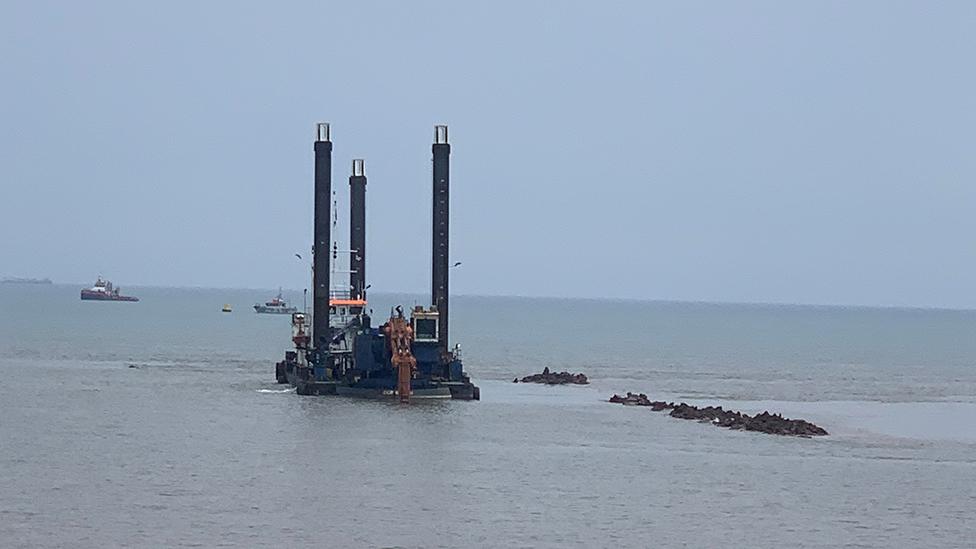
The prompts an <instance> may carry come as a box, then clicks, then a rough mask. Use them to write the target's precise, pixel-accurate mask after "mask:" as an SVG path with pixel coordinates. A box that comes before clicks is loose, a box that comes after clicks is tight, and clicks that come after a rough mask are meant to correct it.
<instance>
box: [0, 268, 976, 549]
mask: <svg viewBox="0 0 976 549" xmlns="http://www.w3.org/2000/svg"><path fill="white" fill-rule="evenodd" d="M79 290H80V287H75V286H62V285H55V286H15V285H0V380H2V381H0V546H2V547H117V546H131V547H177V546H192V547H218V546H243V547H301V546H317V547H350V546H389V547H516V546H518V547H567V546H579V547H608V546H619V545H632V546H663V547H680V546H684V545H687V546H694V547H720V546H721V547H770V548H773V547H777V548H778V547H837V546H845V545H846V546H852V547H967V548H971V547H973V546H974V543H976V312H968V311H966V312H961V311H930V310H882V309H863V308H850V309H846V308H819V307H785V306H750V305H710V304H678V303H655V302H624V301H614V302H610V301H590V300H549V299H521V298H494V297H491V298H489V297H484V298H482V297H455V298H453V299H452V304H453V307H454V310H453V315H452V324H451V325H452V329H453V330H454V332H453V334H452V339H454V340H456V341H458V342H461V344H462V346H463V353H464V360H465V367H466V369H467V370H468V371H469V372H470V373H471V375H472V377H473V378H474V379H475V381H476V382H477V383H478V384H479V385H480V386H481V395H482V401H481V402H440V403H422V404H420V403H414V404H410V405H406V406H403V405H398V404H394V403H385V402H363V401H352V400H345V399H341V398H328V397H319V398H316V397H301V396H298V395H295V394H294V393H291V392H287V391H284V390H283V388H282V386H279V385H277V384H275V383H274V376H273V363H274V361H275V360H277V359H278V358H279V357H280V356H281V354H282V352H283V350H284V349H285V347H286V343H287V341H288V335H289V327H288V319H287V317H276V316H266V315H257V314H254V313H253V311H252V310H251V309H250V306H251V305H253V303H255V302H257V301H263V300H266V299H267V298H270V297H272V296H273V295H274V292H273V291H270V290H268V291H261V290H216V289H199V290H197V289H160V288H131V289H128V290H127V291H131V292H132V293H135V294H136V295H138V296H139V297H141V298H142V301H141V302H140V303H97V302H82V301H80V300H79V298H78V291H79ZM286 297H287V298H289V299H290V300H291V301H292V302H293V303H298V304H300V303H301V299H302V296H301V294H300V293H291V294H287V295H286ZM421 302H422V297H421V296H409V295H402V296H396V295H383V294H376V295H374V296H372V303H373V306H374V309H375V311H376V312H375V314H374V318H376V319H381V318H382V317H383V316H384V312H385V311H388V310H389V307H390V306H391V305H393V304H395V303H402V304H404V305H413V304H414V303H421ZM224 303H229V304H232V305H233V306H234V312H233V313H231V314H223V313H221V312H220V307H221V306H222V305H223V304H224ZM545 366H548V367H550V368H553V369H558V370H570V371H573V372H577V371H581V372H585V373H586V374H587V375H589V376H590V377H591V379H592V381H593V383H592V384H591V385H590V386H587V387H542V386H534V385H523V384H518V385H516V384H512V383H511V380H512V378H514V377H515V376H521V375H526V374H529V373H534V372H538V371H540V370H542V368H543V367H545ZM628 390H631V391H642V392H646V393H648V394H649V395H650V396H651V397H653V398H665V399H669V400H684V401H687V402H694V403H718V404H722V405H726V406H731V407H733V408H736V409H740V410H743V411H748V412H756V411H761V410H763V409H767V408H768V409H770V410H772V411H779V412H783V413H785V414H786V415H789V416H793V417H803V418H806V419H809V420H812V421H815V422H816V423H818V424H820V425H822V426H824V427H825V428H826V429H827V430H828V431H830V432H831V436H829V437H825V438H822V439H792V438H785V437H775V436H769V435H762V434H755V433H742V432H731V431H726V430H722V429H718V428H715V427H711V426H709V425H703V424H698V423H695V422H688V421H680V420H676V419H671V418H669V417H667V416H666V415H664V414H659V413H652V412H650V411H648V410H646V409H636V408H625V407H623V406H616V405H611V404H608V403H606V402H605V400H606V399H607V398H608V397H609V396H610V395H611V394H612V393H613V392H622V391H628Z"/></svg>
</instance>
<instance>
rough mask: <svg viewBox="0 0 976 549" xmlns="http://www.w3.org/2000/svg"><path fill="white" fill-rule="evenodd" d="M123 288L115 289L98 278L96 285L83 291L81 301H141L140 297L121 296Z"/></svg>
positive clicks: (109, 283) (107, 282)
mask: <svg viewBox="0 0 976 549" xmlns="http://www.w3.org/2000/svg"><path fill="white" fill-rule="evenodd" d="M119 290H121V288H115V287H113V286H112V283H111V282H109V281H107V280H102V277H98V280H96V281H95V285H94V286H92V287H91V288H86V289H84V290H82V291H81V299H82V300H84V301H139V298H138V297H132V296H129V295H121V294H119Z"/></svg>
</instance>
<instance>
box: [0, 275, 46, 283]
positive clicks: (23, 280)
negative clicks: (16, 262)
mask: <svg viewBox="0 0 976 549" xmlns="http://www.w3.org/2000/svg"><path fill="white" fill-rule="evenodd" d="M0 283H3V284H53V283H52V282H51V279H50V278H19V277H16V276H12V277H7V278H4V279H3V280H0Z"/></svg>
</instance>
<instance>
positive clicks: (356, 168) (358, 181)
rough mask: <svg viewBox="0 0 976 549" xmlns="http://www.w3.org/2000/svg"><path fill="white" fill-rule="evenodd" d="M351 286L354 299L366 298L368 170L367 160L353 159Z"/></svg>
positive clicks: (350, 236) (350, 245) (350, 217)
mask: <svg viewBox="0 0 976 549" xmlns="http://www.w3.org/2000/svg"><path fill="white" fill-rule="evenodd" d="M349 248H350V250H349V270H350V271H351V272H350V273H349V286H351V289H350V296H351V297H352V298H353V299H366V171H365V161H364V160H362V159H356V160H353V161H352V175H350V176H349Z"/></svg>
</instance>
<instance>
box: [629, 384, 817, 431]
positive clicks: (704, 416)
mask: <svg viewBox="0 0 976 549" xmlns="http://www.w3.org/2000/svg"><path fill="white" fill-rule="evenodd" d="M610 402H613V403H616V404H624V405H631V406H648V407H650V408H651V410H653V411H655V412H660V411H663V410H671V412H670V413H669V415H670V416H671V417H676V418H679V419H693V420H697V421H701V422H708V423H711V424H712V425H717V426H719V427H726V428H728V429H734V430H740V431H758V432H760V433H768V434H771V435H785V436H795V437H819V436H825V435H827V434H828V433H827V430H826V429H824V428H823V427H820V426H819V425H814V424H813V423H810V422H809V421H805V420H802V419H789V418H785V417H783V416H782V415H780V414H770V413H769V412H763V413H761V414H757V415H755V416H749V415H748V414H743V413H742V412H736V411H732V410H724V409H722V407H721V406H705V407H704V408H699V407H698V406H692V405H690V404H685V403H684V402H682V403H680V404H677V405H676V404H675V403H673V402H663V401H659V400H655V401H651V400H650V399H649V398H647V395H645V394H644V393H640V394H634V393H630V392H628V393H627V396H620V395H616V394H615V395H613V396H612V397H610Z"/></svg>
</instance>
